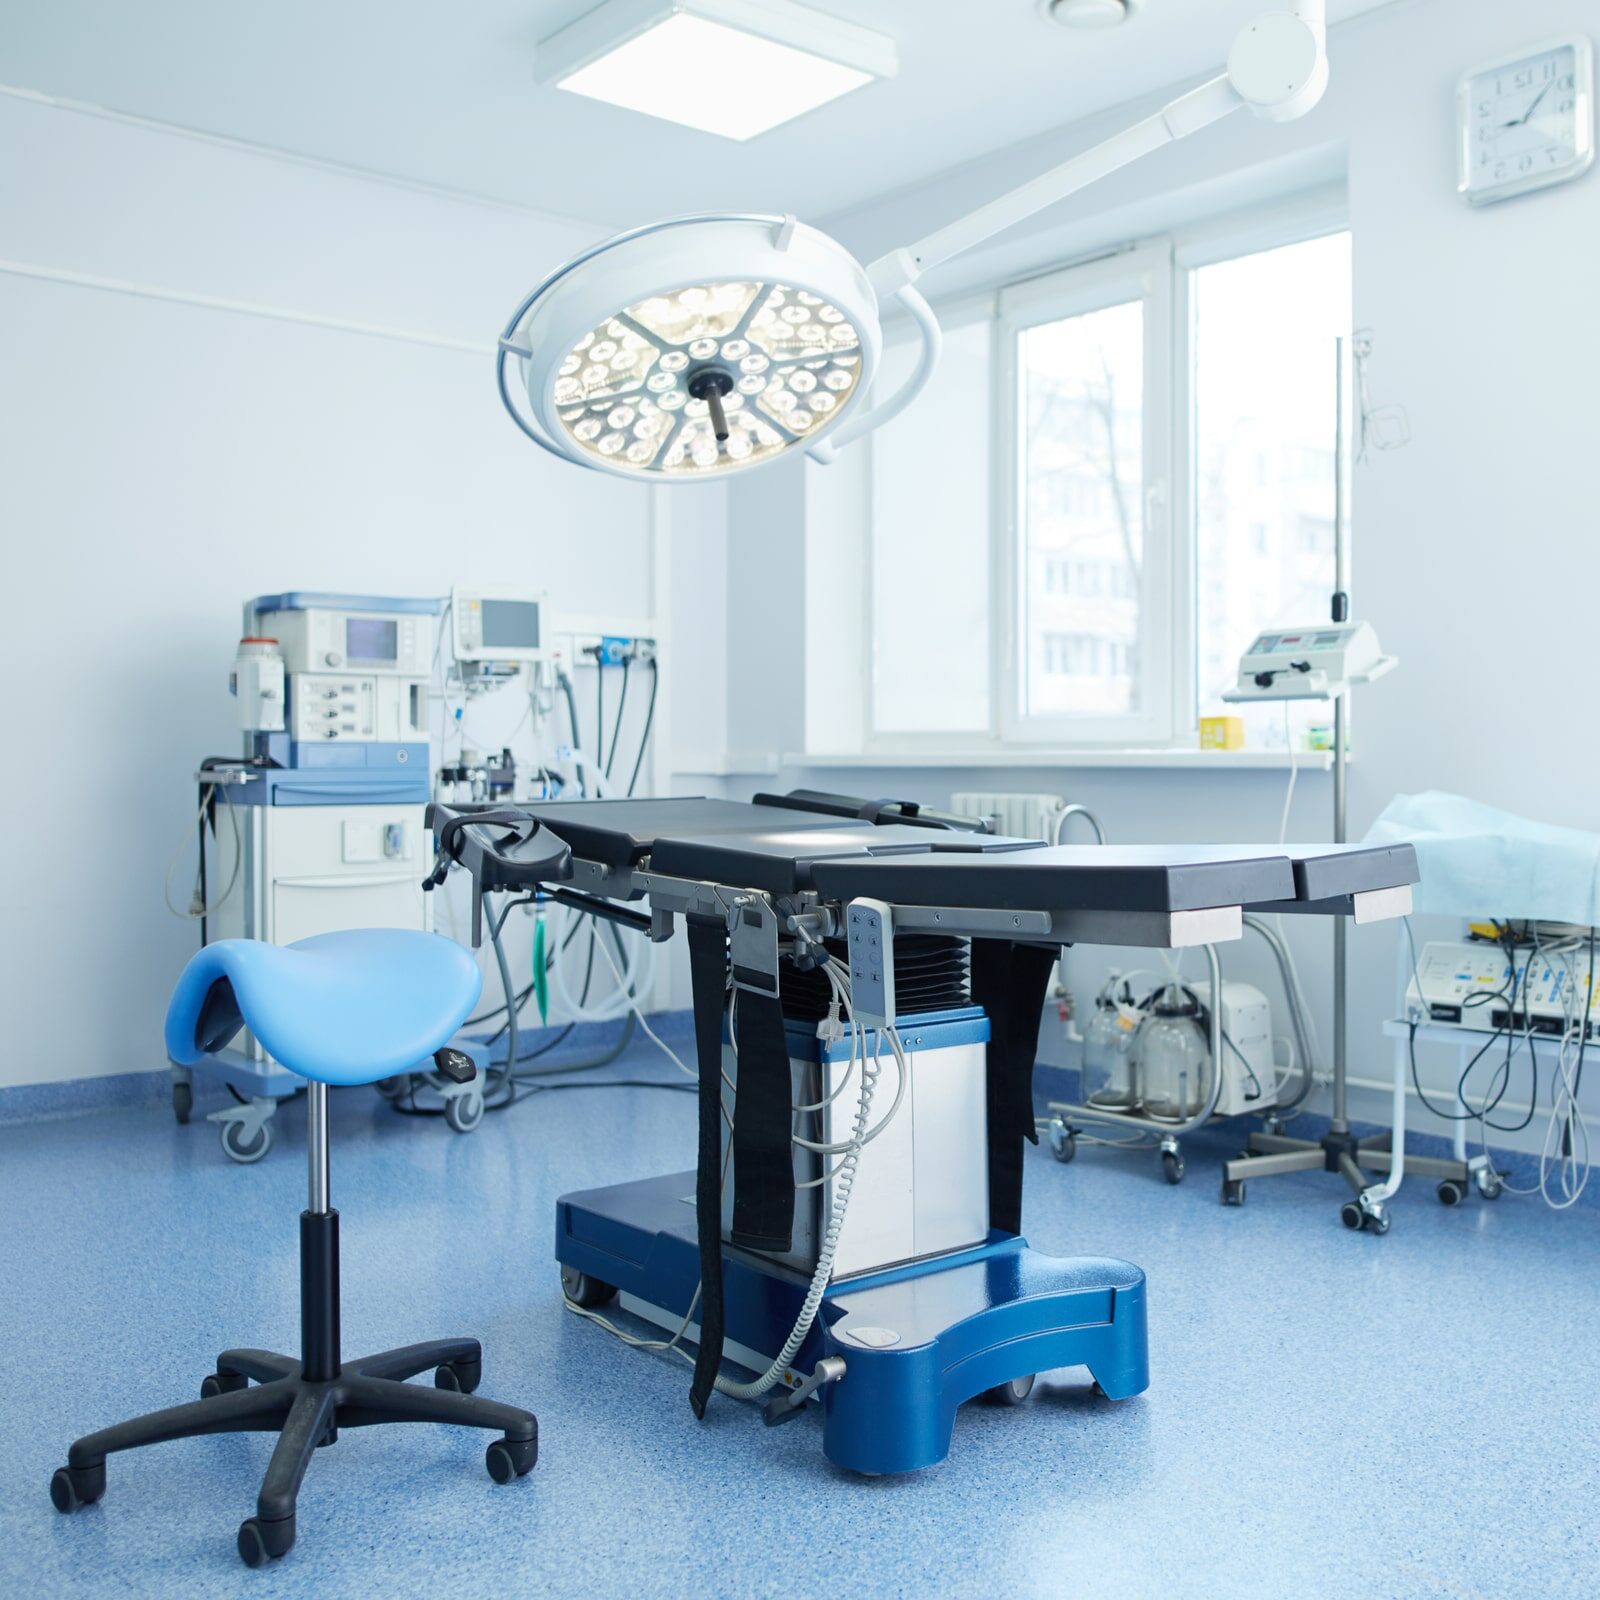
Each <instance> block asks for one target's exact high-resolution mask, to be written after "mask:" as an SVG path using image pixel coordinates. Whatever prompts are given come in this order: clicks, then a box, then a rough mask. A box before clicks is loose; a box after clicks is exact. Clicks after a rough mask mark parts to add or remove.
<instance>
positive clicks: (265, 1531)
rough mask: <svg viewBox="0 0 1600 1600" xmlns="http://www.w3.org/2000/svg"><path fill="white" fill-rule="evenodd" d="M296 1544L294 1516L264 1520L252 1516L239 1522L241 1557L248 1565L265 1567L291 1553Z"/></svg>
mask: <svg viewBox="0 0 1600 1600" xmlns="http://www.w3.org/2000/svg"><path fill="white" fill-rule="evenodd" d="M293 1544H294V1518H293V1517H283V1518H281V1519H280V1520H278V1521H277V1522H262V1521H261V1519H260V1518H259V1517H250V1518H248V1519H247V1520H246V1521H244V1522H241V1523H240V1524H239V1559H240V1560H241V1561H242V1562H244V1564H245V1565H246V1566H247V1567H264V1566H266V1564H267V1563H268V1562H269V1561H276V1560H277V1559H278V1557H279V1556H284V1555H287V1554H288V1553H289V1549H290V1546H291V1545H293Z"/></svg>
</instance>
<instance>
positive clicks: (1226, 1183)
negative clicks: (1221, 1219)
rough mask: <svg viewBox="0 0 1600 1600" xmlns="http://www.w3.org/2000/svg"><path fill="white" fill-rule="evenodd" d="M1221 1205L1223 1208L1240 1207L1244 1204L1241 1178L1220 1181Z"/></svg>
mask: <svg viewBox="0 0 1600 1600" xmlns="http://www.w3.org/2000/svg"><path fill="white" fill-rule="evenodd" d="M1222 1203H1223V1205H1225V1206H1242V1205H1243V1204H1244V1179H1243V1178H1224V1179H1223V1180H1222Z"/></svg>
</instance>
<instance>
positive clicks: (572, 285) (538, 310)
mask: <svg viewBox="0 0 1600 1600" xmlns="http://www.w3.org/2000/svg"><path fill="white" fill-rule="evenodd" d="M730 283H750V284H759V285H762V286H764V292H765V290H770V289H771V288H773V287H774V286H779V285H781V286H783V287H784V288H786V289H789V290H793V291H795V292H796V293H797V294H798V293H805V294H808V295H812V296H815V297H817V299H818V300H820V301H821V302H823V303H824V304H825V305H826V306H829V307H834V308H837V310H838V311H839V312H841V313H842V314H843V316H844V318H845V319H846V320H847V322H848V324H849V325H850V326H851V327H852V328H853V329H854V330H855V333H856V341H855V346H854V347H853V348H854V349H855V351H856V352H857V353H858V355H859V368H858V370H857V375H856V378H855V381H854V383H853V384H852V385H851V387H850V389H849V391H848V392H847V393H845V394H843V395H842V397H841V398H840V401H839V403H838V404H837V405H835V407H834V408H833V410H832V411H831V412H829V413H828V414H827V415H825V416H824V415H816V414H814V416H813V421H812V422H811V424H810V425H809V427H808V428H807V430H806V431H805V432H804V433H803V434H802V435H800V436H798V437H795V438H793V439H786V440H784V441H783V442H782V444H781V446H780V447H775V448H773V449H771V450H770V451H765V452H758V458H757V459H751V458H750V457H748V456H747V457H745V458H744V459H742V460H741V459H736V458H733V457H730V456H728V455H726V454H723V455H720V456H719V457H718V459H717V460H716V461H715V462H714V463H709V464H705V465H703V466H696V465H694V464H692V463H691V464H689V465H688V466H687V467H686V468H685V469H684V470H681V471H672V470H668V469H667V468H666V467H665V466H664V465H663V464H662V458H661V457H658V458H657V459H655V460H653V461H650V462H647V463H634V462H630V461H628V460H626V459H625V458H624V456H622V455H621V454H620V453H619V454H618V455H617V456H615V457H614V458H606V457H602V456H601V455H599V454H598V453H597V452H595V451H592V450H586V449H584V448H583V446H582V445H581V444H580V443H579V441H577V440H576V439H574V438H573V437H572V435H571V433H570V432H569V428H568V424H567V422H566V421H565V420H564V417H563V412H565V413H566V414H567V416H568V417H570V416H571V415H572V414H573V413H574V408H573V407H572V406H570V405H563V404H558V402H557V400H556V385H557V382H558V380H559V379H560V377H561V376H562V366H563V363H564V362H565V363H568V364H569V365H570V360H569V358H570V357H571V355H572V354H573V352H574V350H575V348H576V347H577V346H578V344H579V342H580V341H581V340H583V339H585V337H586V336H588V335H590V334H592V333H593V332H594V331H595V330H596V329H597V328H601V327H603V326H604V325H605V324H606V323H607V321H608V319H612V318H616V317H617V316H618V315H619V314H621V313H625V312H626V311H627V309H628V308H629V307H630V306H639V305H641V304H642V303H643V302H646V301H648V300H651V299H653V298H657V297H670V296H672V295H675V294H678V293H680V292H681V291H683V290H685V289H688V288H692V287H694V286H697V285H722V284H730ZM514 343H515V344H516V345H518V346H520V347H522V348H524V349H526V351H527V355H526V356H525V357H523V358H522V370H523V375H524V379H525V381H526V384H527V391H528V402H529V404H530V406H531V407H532V409H533V413H534V416H535V418H536V419H537V421H538V424H539V426H540V428H541V429H542V430H543V431H544V433H545V434H546V436H547V437H548V438H549V440H550V441H551V442H552V443H553V444H554V445H555V446H556V448H557V449H558V450H560V451H561V453H562V454H564V455H567V456H569V457H570V458H571V459H573V460H575V461H578V462H580V463H581V464H582V465H584V466H590V467H595V468H598V469H599V470H600V471H603V472H611V473H614V474H616V475H617V476H619V477H627V478H634V479H638V478H647V479H654V480H657V481H659V480H661V479H663V478H666V477H678V476H711V475H715V474H716V473H718V472H722V471H729V470H737V469H739V468H746V469H749V468H753V467H754V466H757V465H761V464H764V462H765V461H770V460H777V459H779V458H780V457H782V456H786V455H788V454H789V453H790V452H791V450H792V449H806V448H809V447H810V446H812V445H813V444H815V443H816V442H817V441H818V440H819V439H822V438H824V437H826V435H827V434H829V433H831V432H832V431H833V430H834V429H835V428H836V427H837V426H838V424H839V423H840V421H841V420H842V419H843V418H844V417H845V416H846V415H847V414H848V413H850V412H852V411H853V410H854V409H855V408H856V407H858V406H859V405H860V404H862V402H863V401H864V398H865V396H866V393H867V391H868V389H869V388H870V387H871V384H872V378H873V375H874V373H875V372H876V371H877V367H878V359H879V355H880V352H881V348H882V333H881V331H880V326H879V311H878V298H877V295H876V293H875V292H874V290H873V287H872V285H871V283H870V282H869V281H868V279H867V274H866V271H865V269H864V268H863V267H862V266H861V264H860V263H859V262H858V261H857V260H856V258H855V257H854V256H853V255H851V254H850V252H849V251H848V250H846V249H845V248H844V247H843V246H842V245H840V244H839V243H838V242H837V241H835V240H833V239H831V238H829V237H828V235H827V234H825V233H822V232H820V231H819V230H818V229H816V228H811V227H807V226H806V225H805V224H803V223H797V222H795V221H794V220H793V219H792V218H731V217H720V216H711V217H686V218H683V219H682V220H680V221H677V222H672V223H667V224H664V225H662V226H661V227H658V228H654V229H649V230H641V231H640V232H638V233H636V234H625V235H622V236H620V237H619V238H618V239H616V240H615V241H614V242H612V243H611V244H608V245H603V246H601V247H600V249H599V250H598V251H597V252H596V253H595V254H593V255H591V256H589V257H587V258H586V259H583V260H580V261H579V262H577V263H575V264H574V266H573V267H572V269H571V270H569V271H566V272H564V273H563V274H562V275H561V276H559V277H558V278H557V279H556V280H555V281H554V282H553V283H551V284H550V286H549V288H548V289H546V290H545V291H544V292H543V293H542V294H541V295H540V296H539V297H538V299H537V300H535V301H534V303H533V305H532V306H531V307H530V309H529V311H528V313H527V314H526V316H525V317H524V318H523V319H522V322H521V323H520V324H519V326H518V329H517V330H516V337H515V340H514ZM710 359H711V360H712V361H716V360H719V359H720V357H712V358H710ZM777 364H778V363H774V365H777ZM688 370H689V371H693V370H694V368H693V365H692V364H691V366H690V367H689V369H688ZM645 376H648V370H647V369H643V368H641V392H642V379H643V377H645ZM691 408H695V409H693V410H692V409H691ZM683 409H684V410H685V412H687V413H689V414H691V415H699V416H702V417H703V416H704V402H703V401H693V402H690V404H689V406H685V407H683Z"/></svg>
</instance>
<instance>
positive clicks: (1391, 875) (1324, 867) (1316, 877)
mask: <svg viewBox="0 0 1600 1600" xmlns="http://www.w3.org/2000/svg"><path fill="white" fill-rule="evenodd" d="M1282 848H1283V852H1284V854H1285V855H1287V856H1288V857H1289V859H1290V861H1291V862H1292V863H1293V864H1294V890H1295V894H1294V897H1295V899H1296V900H1297V901H1299V902H1301V903H1302V904H1309V903H1314V902H1322V901H1333V900H1345V899H1348V898H1349V897H1350V896H1351V895H1354V894H1370V893H1371V892H1373V891H1374V890H1377V889H1398V888H1401V887H1403V886H1405V885H1408V884H1413V883H1415V882H1417V880H1418V878H1419V877H1420V873H1419V871H1418V868H1417V852H1416V850H1415V848H1414V847H1413V846H1411V845H1409V844H1308V845H1284V846H1283V847H1282Z"/></svg>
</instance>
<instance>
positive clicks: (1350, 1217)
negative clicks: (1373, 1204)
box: [1339, 1200, 1367, 1233]
mask: <svg viewBox="0 0 1600 1600" xmlns="http://www.w3.org/2000/svg"><path fill="white" fill-rule="evenodd" d="M1339 1220H1340V1221H1341V1222H1342V1223H1343V1224H1344V1225H1345V1227H1347V1228H1348V1229H1349V1230H1350V1231H1351V1232H1352V1233H1356V1232H1359V1230H1360V1228H1361V1224H1362V1223H1363V1222H1365V1221H1366V1220H1367V1218H1366V1213H1365V1212H1364V1211H1363V1210H1362V1209H1361V1207H1360V1206H1358V1205H1357V1204H1356V1203H1355V1201H1354V1200H1346V1201H1345V1203H1344V1204H1343V1205H1342V1206H1340V1207H1339Z"/></svg>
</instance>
